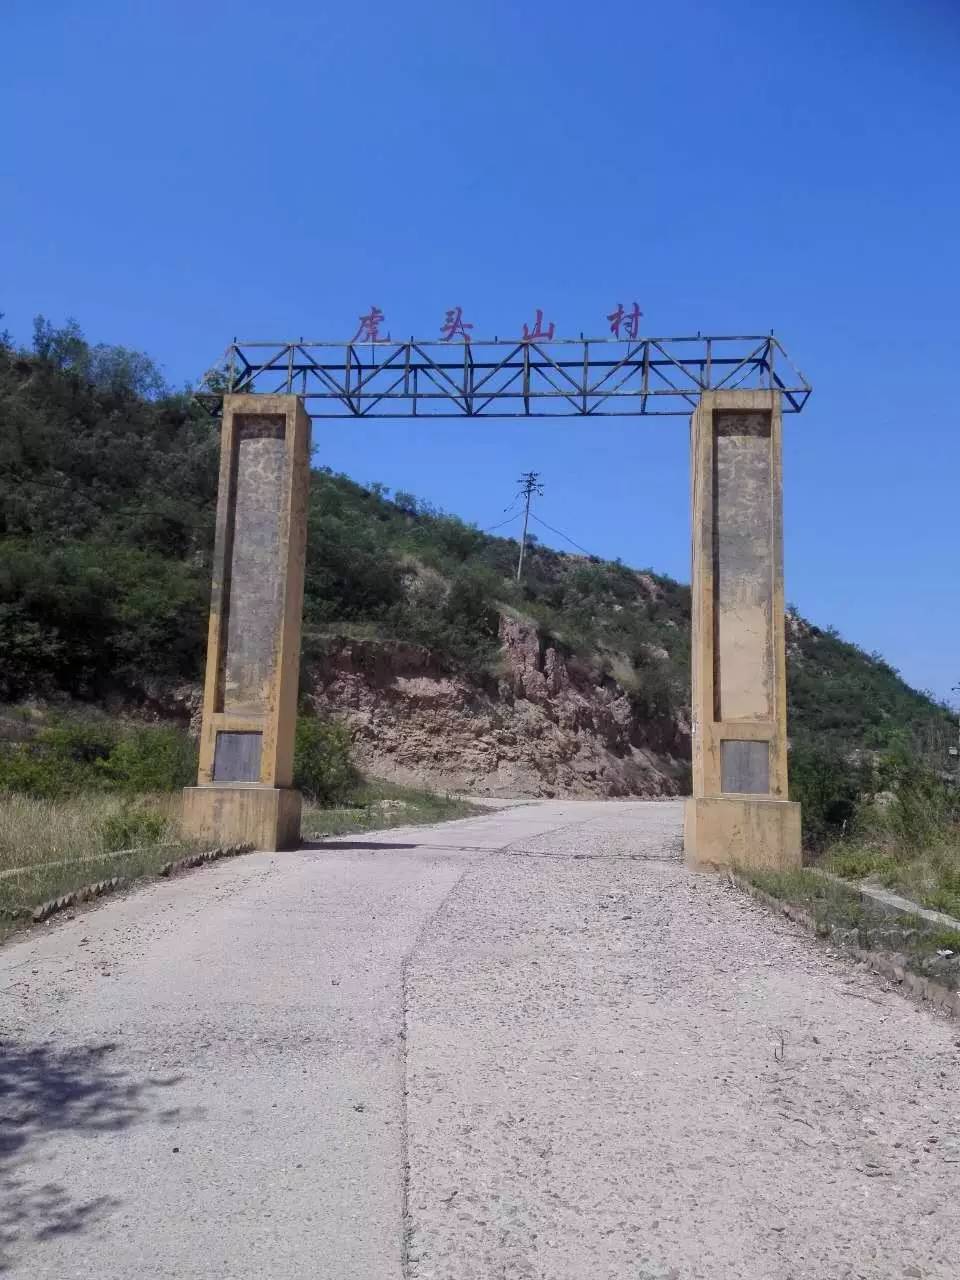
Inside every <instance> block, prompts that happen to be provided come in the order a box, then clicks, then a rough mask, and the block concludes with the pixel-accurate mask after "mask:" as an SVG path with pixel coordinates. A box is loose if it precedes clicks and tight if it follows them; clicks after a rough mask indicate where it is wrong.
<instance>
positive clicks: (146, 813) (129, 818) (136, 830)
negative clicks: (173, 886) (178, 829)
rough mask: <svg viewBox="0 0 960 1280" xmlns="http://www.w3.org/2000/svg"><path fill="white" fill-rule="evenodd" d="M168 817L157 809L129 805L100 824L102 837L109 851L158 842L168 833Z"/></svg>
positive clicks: (105, 847) (104, 845)
mask: <svg viewBox="0 0 960 1280" xmlns="http://www.w3.org/2000/svg"><path fill="white" fill-rule="evenodd" d="M167 825H168V824H167V819H166V818H165V817H164V816H163V814H162V813H159V812H157V810H156V809H141V808H136V807H133V806H128V807H126V808H124V809H123V810H121V812H120V813H114V814H111V815H110V816H109V817H108V818H105V819H104V821H103V823H102V824H101V826H100V839H101V840H102V841H103V847H104V849H105V850H106V851H107V852H108V853H112V852H113V851H114V850H115V849H131V848H133V847H134V846H136V845H142V844H157V843H159V841H160V840H162V839H163V837H164V836H165V835H166V834H167Z"/></svg>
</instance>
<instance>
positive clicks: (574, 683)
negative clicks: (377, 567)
mask: <svg viewBox="0 0 960 1280" xmlns="http://www.w3.org/2000/svg"><path fill="white" fill-rule="evenodd" d="M500 639H501V642H502V646H503V647H502V670H501V674H500V675H499V677H497V678H494V677H491V678H490V680H488V681H487V682H486V683H484V684H480V683H477V682H474V681H472V680H469V679H467V678H466V677H463V676H459V675H451V674H449V673H445V672H444V670H443V668H442V667H441V665H440V664H439V662H438V661H437V659H436V658H435V657H434V656H433V655H432V654H431V653H429V651H427V650H425V649H422V648H419V647H418V646H416V645H410V644H404V643H400V642H389V641H375V640H365V639H360V640H357V639H346V638H333V637H331V638H330V639H329V640H328V641H327V647H326V652H325V653H324V655H323V656H322V657H321V658H319V659H315V660H313V661H312V662H310V663H309V664H308V665H307V669H306V670H305V672H304V675H305V680H304V686H305V688H306V689H307V690H308V691H309V692H308V698H309V700H310V701H311V702H312V704H313V706H314V707H315V709H316V710H317V711H318V712H322V713H325V714H329V715H336V716H340V717H342V718H343V719H344V720H345V721H346V722H347V723H348V724H349V726H350V729H351V732H352V735H353V739H354V744H355V754H356V759H357V763H358V764H359V765H360V767H361V768H362V769H364V770H365V771H366V772H367V773H369V774H371V775H372V776H374V777H379V778H386V779H390V780H393V781H396V782H402V783H408V784H414V785H416V784H421V785H424V786H429V787H432V788H436V789H446V790H465V791H473V792H477V793H486V794H489V795H503V796H507V795H510V796H565V795H569V796H578V795H583V796H586V795H593V796H601V795H602V796H617V795H640V796H658V795H675V794H677V792H678V790H679V786H678V778H679V776H680V775H682V773H683V763H684V761H685V760H686V759H688V758H689V726H688V725H686V724H685V723H680V722H674V721H663V722H657V723H655V724H651V723H641V722H640V721H638V719H637V717H636V716H635V714H634V712H633V709H632V707H631V704H630V699H629V698H628V697H627V695H626V693H625V692H624V691H623V689H621V688H620V686H619V685H618V684H616V682H615V681H613V680H612V679H611V678H610V677H609V676H607V677H601V676H598V675H597V674H595V673H591V672H590V671H588V670H586V668H584V667H582V666H581V665H580V664H578V663H576V662H575V661H573V660H569V659H568V658H566V657H565V656H564V655H563V654H562V653H561V652H560V651H559V650H558V649H557V648H556V647H554V646H552V645H549V644H547V643H545V642H544V641H543V639H542V638H541V636H540V635H539V634H538V632H537V630H536V628H535V627H533V626H532V625H530V624H529V623H526V622H524V621H522V620H520V619H516V618H513V617H503V618H502V619H501V624H500Z"/></svg>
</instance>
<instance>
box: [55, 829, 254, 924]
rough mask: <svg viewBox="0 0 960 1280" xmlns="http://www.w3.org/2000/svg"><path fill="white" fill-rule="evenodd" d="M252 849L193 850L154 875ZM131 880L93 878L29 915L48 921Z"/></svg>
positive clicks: (238, 846)
mask: <svg viewBox="0 0 960 1280" xmlns="http://www.w3.org/2000/svg"><path fill="white" fill-rule="evenodd" d="M252 850H253V845H252V844H228V845H222V846H218V847H217V848H216V849H207V850H205V851H204V852H203V853H192V854H189V855H188V856H187V857H185V858H174V859H173V861H172V862H165V863H164V864H163V866H161V867H160V868H159V871H158V872H157V874H158V875H161V876H164V877H167V878H169V877H170V876H175V875H179V874H180V873H181V872H183V871H189V870H190V869H191V868H192V867H202V866H205V865H206V864H207V863H208V862H217V861H218V860H219V859H220V858H234V857H236V856H237V854H239V853H250V852H251V851H252ZM132 883H133V881H132V880H130V879H129V878H127V877H124V876H111V877H110V878H109V879H108V880H96V881H94V883H93V884H85V885H82V886H81V888H79V889H71V891H70V892H69V893H62V894H60V895H58V896H57V897H56V898H48V899H47V901H46V902H41V904H40V906H38V907H34V909H33V911H31V912H30V918H31V920H32V921H33V923H34V924H42V923H43V921H44V920H49V919H50V917H51V916H54V915H56V914H57V913H58V912H60V911H66V910H67V909H68V908H69V907H75V906H77V905H78V904H79V903H81V902H92V901H93V900H94V899H95V898H102V897H104V896H105V895H106V894H108V893H115V892H116V891H117V890H118V889H125V888H126V887H127V886H128V885H130V884H132Z"/></svg>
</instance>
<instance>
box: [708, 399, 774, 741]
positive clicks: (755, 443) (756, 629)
mask: <svg viewBox="0 0 960 1280" xmlns="http://www.w3.org/2000/svg"><path fill="white" fill-rule="evenodd" d="M770 418H771V415H770V414H769V413H763V412H747V411H744V412H734V411H728V412H722V411H718V412H716V413H714V415H713V431H714V440H713V471H714V478H713V479H714V482H713V507H714V510H713V590H714V604H713V625H714V670H715V676H714V719H715V720H717V721H718V722H722V721H734V720H772V719H773V716H774V680H775V672H774V662H773V634H772V630H773V628H772V620H773V594H774V592H773V564H772V558H773V528H772V494H771V486H772V476H771V467H770V426H771V423H770Z"/></svg>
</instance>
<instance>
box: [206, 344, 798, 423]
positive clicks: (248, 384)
mask: <svg viewBox="0 0 960 1280" xmlns="http://www.w3.org/2000/svg"><path fill="white" fill-rule="evenodd" d="M737 387H739V388H743V389H744V390H773V391H779V392H780V396H781V400H782V404H783V411H784V412H785V413H799V412H800V411H801V409H802V408H803V407H804V405H805V404H806V402H807V400H808V399H809V397H810V393H811V391H812V388H811V386H810V383H809V382H808V381H807V380H806V378H805V377H804V376H803V374H802V373H801V372H800V370H799V369H797V367H796V366H795V365H794V364H793V363H792V361H791V360H790V357H789V356H788V355H787V353H786V351H785V350H784V348H783V346H782V345H781V343H780V341H779V340H778V339H777V338H775V337H774V336H773V334H772V333H771V334H767V335H763V336H753V337H749V336H747V337H721V336H715V337H714V336H709V337H706V336H703V335H702V334H697V335H696V337H681V338H638V339H637V340H636V341H633V342H624V341H622V340H620V339H616V338H563V339H554V340H552V341H550V342H547V341H543V340H540V339H535V340H530V341H520V340H516V339H513V340H507V341H501V340H500V339H497V338H495V339H493V340H492V341H483V340H476V341H474V342H470V343H464V342H438V341H436V340H427V341H421V340H417V339H414V338H411V339H410V340H409V341H407V342H393V341H387V342H363V343H360V342H357V343H354V342H345V343H340V342H307V341H305V340H304V339H302V338H301V339H299V340H298V341H296V342H237V341H235V342H232V343H231V344H230V346H229V347H228V348H227V350H226V352H225V353H224V356H223V359H222V360H221V361H220V363H219V364H218V365H216V366H215V368H214V369H212V370H211V371H210V372H209V373H208V374H207V375H206V378H205V380H204V384H203V386H202V387H201V389H200V390H199V391H198V393H197V398H198V399H199V400H201V401H202V402H203V403H204V404H205V405H206V406H207V407H208V408H209V409H211V410H212V411H213V412H215V413H216V412H219V408H220V403H221V400H222V397H223V395H224V394H225V393H227V392H231V391H232V392H243V393H264V394H266V393H273V394H276V393H278V392H279V393H283V392H286V393H294V394H296V395H299V396H301V397H302V399H303V401H304V404H305V406H306V409H307V412H308V413H309V414H310V416H311V417H312V418H318V419H319V418H427V417H433V418H534V417H543V418H567V417H571V418H572V417H578V418H603V417H630V416H637V415H644V416H646V417H661V416H670V415H678V414H683V415H687V414H689V413H690V412H691V411H692V410H693V409H695V408H696V406H697V403H698V401H699V397H700V394H701V392H703V391H711V390H721V389H724V388H725V389H728V390H732V389H734V388H737Z"/></svg>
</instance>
